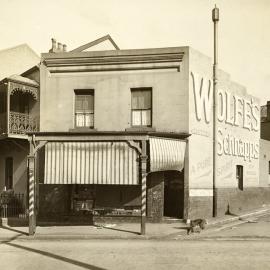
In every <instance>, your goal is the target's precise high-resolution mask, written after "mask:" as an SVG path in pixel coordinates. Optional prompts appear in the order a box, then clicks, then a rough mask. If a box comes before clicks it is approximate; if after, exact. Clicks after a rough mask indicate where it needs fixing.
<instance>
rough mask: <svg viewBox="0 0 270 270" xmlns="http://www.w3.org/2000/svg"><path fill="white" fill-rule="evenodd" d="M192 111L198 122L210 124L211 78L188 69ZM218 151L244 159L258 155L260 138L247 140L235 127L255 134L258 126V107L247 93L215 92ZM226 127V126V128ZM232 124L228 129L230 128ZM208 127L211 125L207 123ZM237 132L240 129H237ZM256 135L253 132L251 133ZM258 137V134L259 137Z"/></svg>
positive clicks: (220, 153) (255, 157)
mask: <svg viewBox="0 0 270 270" xmlns="http://www.w3.org/2000/svg"><path fill="white" fill-rule="evenodd" d="M191 79H192V85H193V94H194V104H195V114H196V119H197V121H198V122H202V121H204V122H205V124H206V125H209V124H210V120H211V114H212V104H213V102H212V101H213V84H212V80H210V79H205V78H203V77H202V76H199V75H198V74H195V73H193V72H191ZM216 98H217V107H216V108H217V110H216V114H217V121H218V123H219V125H218V129H217V148H218V149H217V153H218V155H220V156H221V155H229V156H237V157H242V158H243V159H244V160H245V161H251V160H252V159H258V158H259V140H257V141H256V136H252V138H255V139H247V138H246V136H245V137H244V136H243V135H240V136H241V137H240V136H239V134H243V133H242V132H239V133H238V132H236V129H233V127H237V128H240V129H243V130H246V131H248V132H253V133H256V134H258V132H259V127H260V109H259V108H260V106H259V104H258V103H256V102H255V101H254V99H253V98H252V97H250V96H248V95H247V96H244V97H243V96H239V95H237V94H234V93H230V92H229V91H224V90H222V89H218V92H217V96H216ZM227 127H228V128H227ZM229 127H231V128H229ZM209 128H210V126H209ZM239 131H240V130H239ZM254 135H255V134H254ZM258 138H259V137H258Z"/></svg>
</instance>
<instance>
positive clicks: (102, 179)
mask: <svg viewBox="0 0 270 270" xmlns="http://www.w3.org/2000/svg"><path fill="white" fill-rule="evenodd" d="M137 160H138V154H137V152H136V150H135V149H133V148H131V147H130V146H129V145H128V144H127V143H126V142H48V143H47V144H46V145H45V174H44V184H116V185H137V184H139V175H138V173H139V169H138V168H139V166H138V165H139V164H138V161H137Z"/></svg>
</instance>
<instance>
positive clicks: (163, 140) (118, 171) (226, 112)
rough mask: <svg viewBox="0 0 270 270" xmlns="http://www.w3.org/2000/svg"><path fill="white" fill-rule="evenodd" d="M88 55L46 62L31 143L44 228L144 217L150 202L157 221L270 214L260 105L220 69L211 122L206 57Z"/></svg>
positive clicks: (165, 51) (184, 51)
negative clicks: (60, 222)
mask: <svg viewBox="0 0 270 270" xmlns="http://www.w3.org/2000/svg"><path fill="white" fill-rule="evenodd" d="M91 45H92V44H91ZM89 47H90V45H89V44H88V45H87V44H86V45H84V46H81V47H80V48H78V49H75V50H73V51H70V52H66V51H62V50H61V49H60V50H57V51H56V50H54V48H52V49H51V52H50V53H45V54H42V63H41V67H40V132H39V133H33V134H31V136H32V137H30V140H31V142H32V144H33V145H39V146H38V147H36V153H37V156H38V157H37V160H38V162H37V164H38V165H37V167H38V169H37V170H38V177H37V181H38V183H39V184H38V190H39V199H38V200H39V207H38V208H39V217H40V218H44V219H48V218H49V217H51V216H54V215H57V216H61V215H59V213H62V215H65V216H70V215H74V213H81V212H82V213H85V211H82V210H86V211H88V210H90V209H92V208H94V209H96V211H97V213H98V214H100V213H102V215H103V216H104V215H105V216H106V215H114V214H115V215H118V214H119V213H120V214H119V215H132V216H133V215H134V216H136V213H141V211H144V210H143V209H142V204H143V203H145V208H146V209H145V211H146V215H147V217H148V219H149V220H152V221H161V220H162V219H163V218H164V216H169V217H177V218H184V219H190V218H196V217H204V218H207V217H211V216H212V215H213V211H214V209H213V207H216V212H217V215H218V216H221V215H224V214H226V213H235V214H237V212H239V211H241V210H248V209H251V208H256V207H258V206H261V205H263V204H265V203H269V191H270V190H269V187H268V183H267V184H266V182H265V181H264V180H261V178H260V168H261V169H263V166H262V165H261V166H260V153H261V151H260V104H259V100H258V99H257V98H256V97H253V96H251V95H249V94H248V93H247V91H246V89H245V88H244V87H243V86H241V85H239V84H237V83H235V82H233V81H232V80H231V79H230V76H229V74H227V73H226V72H224V71H222V70H219V72H218V92H217V93H216V103H217V106H216V112H215V115H216V117H215V121H213V115H214V114H213V85H212V80H211V78H212V63H211V59H210V58H209V57H207V56H205V55H203V54H201V53H200V52H198V51H196V50H194V49H192V48H190V47H175V48H161V49H141V50H119V49H118V48H116V50H109V51H92V52H91V51H88V48H89ZM213 122H214V123H215V124H214V126H213ZM213 134H214V140H215V142H216V155H215V156H214V155H213ZM33 136H34V137H33ZM34 152H35V150H33V151H32V153H34ZM214 158H215V167H213V160H214ZM214 172H215V178H214V175H213V173H214ZM144 178H145V179H146V182H145V183H144ZM213 178H214V179H213ZM214 181H215V182H214ZM213 182H214V185H213ZM144 185H145V190H144V188H143V186H144ZM262 193H263V194H264V195H263V196H262ZM214 201H216V204H215V203H214Z"/></svg>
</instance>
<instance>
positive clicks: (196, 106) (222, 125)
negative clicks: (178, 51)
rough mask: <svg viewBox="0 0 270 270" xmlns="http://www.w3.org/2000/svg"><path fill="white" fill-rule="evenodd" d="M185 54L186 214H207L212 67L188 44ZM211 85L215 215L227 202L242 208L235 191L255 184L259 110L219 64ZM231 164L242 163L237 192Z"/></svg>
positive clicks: (209, 210) (210, 184)
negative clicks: (188, 75)
mask: <svg viewBox="0 0 270 270" xmlns="http://www.w3.org/2000/svg"><path fill="white" fill-rule="evenodd" d="M189 58H190V61H189V63H190V64H189V72H190V77H189V89H190V91H189V116H190V117H189V133H191V134H192V135H191V136H190V138H189V153H188V158H189V175H188V179H189V196H190V205H189V209H190V211H189V216H190V217H198V216H205V217H210V216H212V210H213V141H212V139H213V103H212V100H213V82H212V68H213V67H212V61H211V59H210V58H208V57H206V56H204V55H203V54H201V53H199V52H197V51H195V50H193V49H191V48H190V53H189ZM217 89H218V92H217V107H216V108H217V112H216V113H217V119H216V132H217V133H216V145H217V153H216V188H217V190H218V196H217V197H218V215H222V214H224V213H225V209H226V207H227V205H230V204H232V205H235V202H236V201H238V203H240V204H241V205H242V209H245V203H244V200H241V198H240V197H242V198H247V197H248V196H249V195H250V194H251V193H250V192H249V191H250V188H252V187H254V188H257V187H259V137H260V123H259V121H260V120H259V119H260V115H259V100H258V99H257V98H255V97H253V96H250V95H248V94H247V92H246V89H245V88H244V87H243V86H241V85H238V84H237V83H234V82H232V81H231V79H230V76H229V74H227V73H225V72H223V71H221V70H219V71H218V86H217ZM231 145H232V146H231ZM236 165H242V166H243V168H244V177H243V179H244V180H243V181H244V191H241V192H242V194H241V196H240V195H239V192H238V183H237V179H236ZM224 189H228V190H232V189H233V190H235V192H226V190H224ZM248 189H249V191H248ZM241 192H240V193H241ZM229 194H234V195H231V196H229ZM252 194H253V193H252ZM251 204H252V203H251ZM237 207H238V208H239V206H237ZM240 208H241V207H240Z"/></svg>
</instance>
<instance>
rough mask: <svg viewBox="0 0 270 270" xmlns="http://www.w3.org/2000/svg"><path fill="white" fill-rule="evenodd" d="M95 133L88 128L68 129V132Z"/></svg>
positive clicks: (94, 129) (93, 129) (92, 129)
mask: <svg viewBox="0 0 270 270" xmlns="http://www.w3.org/2000/svg"><path fill="white" fill-rule="evenodd" d="M91 131H93V132H95V131H97V129H96V128H89V127H76V128H70V129H69V132H91Z"/></svg>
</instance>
